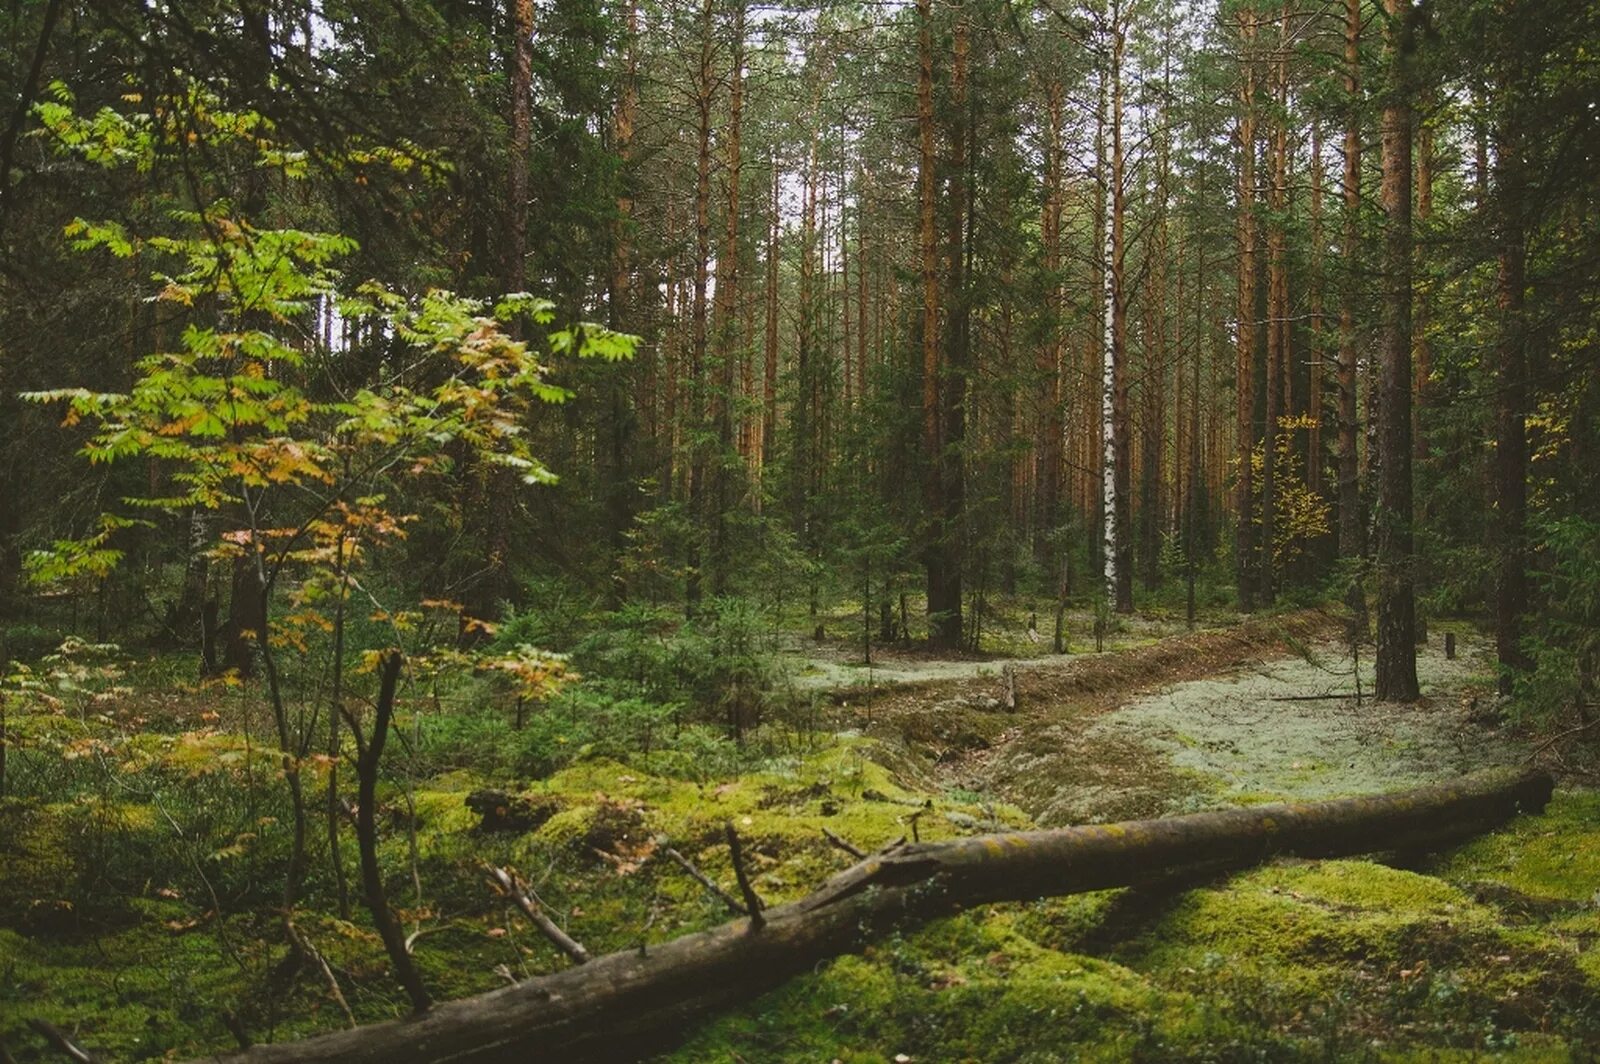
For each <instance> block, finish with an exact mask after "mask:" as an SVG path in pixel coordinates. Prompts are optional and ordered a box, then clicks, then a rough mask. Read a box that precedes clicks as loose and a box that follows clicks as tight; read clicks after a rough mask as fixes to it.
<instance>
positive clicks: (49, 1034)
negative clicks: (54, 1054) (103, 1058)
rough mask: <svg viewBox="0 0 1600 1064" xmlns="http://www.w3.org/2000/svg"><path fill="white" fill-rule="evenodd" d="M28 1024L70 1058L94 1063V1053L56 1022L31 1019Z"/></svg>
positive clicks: (78, 1063) (84, 1063)
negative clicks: (68, 1035)
mask: <svg viewBox="0 0 1600 1064" xmlns="http://www.w3.org/2000/svg"><path fill="white" fill-rule="evenodd" d="M28 1026H29V1027H32V1028H33V1029H34V1030H35V1031H38V1032H39V1033H40V1034H41V1035H43V1036H44V1038H45V1041H47V1042H49V1043H50V1044H51V1045H52V1046H54V1047H55V1048H56V1049H58V1050H60V1051H61V1054H62V1055H63V1056H65V1057H66V1058H67V1059H68V1060H71V1061H76V1062H77V1064H94V1062H95V1057H94V1054H92V1053H90V1052H88V1051H87V1050H85V1049H82V1048H80V1047H79V1046H78V1044H77V1043H76V1042H74V1041H73V1040H72V1039H70V1038H68V1037H67V1035H66V1032H65V1031H63V1030H62V1029H61V1028H59V1027H57V1026H56V1025H55V1024H53V1023H47V1022H45V1021H44V1020H29V1021H28Z"/></svg>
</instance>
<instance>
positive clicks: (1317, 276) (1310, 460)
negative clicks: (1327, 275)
mask: <svg viewBox="0 0 1600 1064" xmlns="http://www.w3.org/2000/svg"><path fill="white" fill-rule="evenodd" d="M1322 180H1323V179H1322V123H1320V122H1313V123H1312V125H1311V353H1310V357H1309V358H1308V359H1307V361H1308V362H1309V363H1310V370H1311V372H1310V376H1309V379H1308V381H1307V392H1308V394H1307V397H1306V413H1307V414H1309V415H1310V418H1311V429H1310V433H1309V438H1308V440H1307V441H1306V487H1307V488H1308V489H1310V491H1311V492H1312V494H1314V495H1319V496H1320V495H1321V494H1322V487H1323V485H1322V473H1323V463H1322V415H1323V411H1322V381H1323V374H1324V372H1325V368H1324V356H1325V353H1326V350H1327V345H1326V344H1325V343H1324V342H1323V338H1322V324H1323V321H1322V315H1323V303H1322V284H1323V276H1324V270H1323V248H1322V241H1323V234H1322Z"/></svg>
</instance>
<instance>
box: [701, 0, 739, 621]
mask: <svg viewBox="0 0 1600 1064" xmlns="http://www.w3.org/2000/svg"><path fill="white" fill-rule="evenodd" d="M744 23H745V3H744V0H734V7H733V70H732V73H731V74H730V81H731V88H730V89H729V101H728V125H727V145H726V148H727V157H726V159H725V160H724V164H723V165H724V166H725V167H726V170H725V173H724V180H725V181H726V182H727V190H726V200H725V207H724V209H725V210H726V212H727V213H726V217H725V219H724V228H723V235H722V250H721V251H720V252H718V254H717V295H716V329H717V388H716V391H715V392H714V393H713V397H714V405H713V415H712V423H713V429H714V431H715V432H716V438H717V453H716V454H715V455H713V456H712V458H713V461H712V463H711V471H710V476H711V483H710V484H709V485H708V486H709V487H710V488H711V497H710V500H709V505H710V507H711V511H712V512H711V514H710V518H711V522H710V524H711V529H710V532H711V543H710V551H709V554H710V558H709V562H710V564H709V568H710V570H711V593H712V594H713V595H721V594H723V593H725V592H726V591H727V580H728V542H727V540H728V521H727V514H728V498H729V491H728V480H729V472H730V470H731V469H732V468H733V455H734V448H735V441H734V437H733V399H734V363H735V362H737V361H738V359H739V324H738V309H739V222H740V216H739V191H740V190H739V181H740V162H741V160H740V148H739V122H740V118H741V116H742V112H743V109H744Z"/></svg>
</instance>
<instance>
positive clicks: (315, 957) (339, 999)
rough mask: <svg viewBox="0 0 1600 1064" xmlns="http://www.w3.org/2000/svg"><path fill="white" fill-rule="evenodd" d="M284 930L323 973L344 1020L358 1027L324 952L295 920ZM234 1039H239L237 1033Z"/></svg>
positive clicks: (288, 923)
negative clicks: (295, 924)
mask: <svg viewBox="0 0 1600 1064" xmlns="http://www.w3.org/2000/svg"><path fill="white" fill-rule="evenodd" d="M283 927H284V930H285V931H287V932H288V933H289V941H290V942H291V943H292V944H293V945H294V948H295V950H296V951H298V952H299V954H300V956H301V957H303V958H305V959H306V960H308V961H310V962H311V963H312V964H314V965H316V966H317V967H318V968H319V969H321V971H322V979H323V981H324V982H326V983H327V984H328V993H329V995H331V996H332V998H333V1000H334V1001H335V1002H336V1003H338V1006H339V1011H340V1012H343V1013H344V1018H345V1019H346V1020H348V1021H350V1026H351V1027H354V1026H356V1014H355V1013H353V1012H351V1011H350V1003H349V1002H348V1001H346V1000H345V998H344V991H342V990H340V989H339V980H337V979H335V978H334V977H333V969H332V968H330V967H328V960H327V958H326V957H324V956H323V955H322V951H321V950H319V949H317V947H316V946H313V945H312V944H311V940H310V939H309V938H307V937H306V936H305V934H304V933H302V932H301V930H300V929H299V928H298V927H296V926H294V921H293V920H285V921H284V922H283ZM234 1037H235V1038H237V1037H238V1033H237V1032H235V1034H234Z"/></svg>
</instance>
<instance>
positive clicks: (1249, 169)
mask: <svg viewBox="0 0 1600 1064" xmlns="http://www.w3.org/2000/svg"><path fill="white" fill-rule="evenodd" d="M1239 36H1240V39H1241V42H1242V47H1243V50H1244V59H1243V65H1244V69H1243V70H1242V71H1240V75H1239V76H1240V88H1239V189H1238V214H1239V217H1238V226H1237V228H1238V243H1239V304H1238V315H1237V322H1236V325H1235V343H1236V345H1237V353H1238V358H1237V361H1236V375H1235V381H1234V389H1235V396H1234V398H1235V402H1236V406H1235V419H1234V421H1235V432H1236V437H1237V438H1236V443H1237V450H1238V459H1239V473H1238V481H1237V486H1236V488H1235V489H1234V518H1235V520H1236V521H1237V533H1236V543H1235V548H1236V550H1235V564H1234V573H1235V578H1236V580H1237V582H1238V585H1239V608H1240V609H1241V610H1244V611H1246V612H1248V611H1250V610H1253V609H1255V605H1256V596H1255V591H1256V587H1255V585H1256V564H1257V560H1258V559H1257V556H1256V554H1257V551H1256V543H1257V536H1256V514H1255V511H1256V498H1255V483H1254V482H1255V476H1254V470H1253V468H1252V467H1253V457H1254V453H1255V442H1256V433H1255V394H1256V389H1255V368H1256V218H1255V207H1256V182H1255V169H1256V167H1255V162H1256V116H1255V95H1256V81H1255V67H1254V66H1253V62H1254V61H1253V59H1252V57H1251V53H1252V52H1253V51H1254V44H1255V37H1256V25H1255V20H1254V17H1253V16H1252V15H1251V14H1249V13H1248V12H1243V11H1241V12H1240V14H1239Z"/></svg>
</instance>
